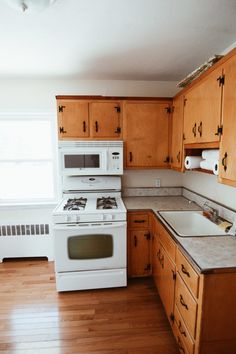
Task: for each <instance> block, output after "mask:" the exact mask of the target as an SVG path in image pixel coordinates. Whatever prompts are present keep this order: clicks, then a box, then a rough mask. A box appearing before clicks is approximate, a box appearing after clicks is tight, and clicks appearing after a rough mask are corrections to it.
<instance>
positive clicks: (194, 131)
mask: <svg viewBox="0 0 236 354" xmlns="http://www.w3.org/2000/svg"><path fill="white" fill-rule="evenodd" d="M192 132H193V136H194V138H195V137H196V135H197V124H196V123H195V124H194V126H193V129H192Z"/></svg>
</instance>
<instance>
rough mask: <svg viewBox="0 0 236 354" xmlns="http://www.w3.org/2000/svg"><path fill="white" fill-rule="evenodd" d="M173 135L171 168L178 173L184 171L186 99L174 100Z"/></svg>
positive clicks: (181, 97) (177, 98)
mask: <svg viewBox="0 0 236 354" xmlns="http://www.w3.org/2000/svg"><path fill="white" fill-rule="evenodd" d="M172 110H173V113H172V133H171V168H172V169H174V170H177V171H180V170H181V169H182V162H183V118H184V97H183V96H177V97H176V98H174V99H173V109H172Z"/></svg>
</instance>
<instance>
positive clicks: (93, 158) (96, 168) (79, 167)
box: [60, 147, 108, 176]
mask: <svg viewBox="0 0 236 354" xmlns="http://www.w3.org/2000/svg"><path fill="white" fill-rule="evenodd" d="M107 163H108V161H107V152H106V149H94V148H90V147H88V148H86V149H84V148H83V149H81V148H76V149H61V152H60V165H61V168H60V170H61V171H62V174H63V175H64V176H77V175H82V176H83V175H102V174H106V173H107Z"/></svg>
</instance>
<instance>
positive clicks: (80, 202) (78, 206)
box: [63, 197, 87, 210]
mask: <svg viewBox="0 0 236 354" xmlns="http://www.w3.org/2000/svg"><path fill="white" fill-rule="evenodd" d="M86 203H87V198H82V197H81V198H73V199H68V200H67V202H66V204H65V205H64V207H63V209H64V210H84V209H85V205H86Z"/></svg>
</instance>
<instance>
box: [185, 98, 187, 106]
mask: <svg viewBox="0 0 236 354" xmlns="http://www.w3.org/2000/svg"><path fill="white" fill-rule="evenodd" d="M186 102H187V98H184V106H186Z"/></svg>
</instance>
